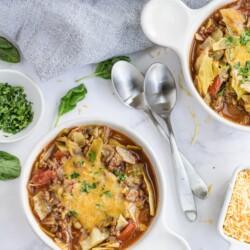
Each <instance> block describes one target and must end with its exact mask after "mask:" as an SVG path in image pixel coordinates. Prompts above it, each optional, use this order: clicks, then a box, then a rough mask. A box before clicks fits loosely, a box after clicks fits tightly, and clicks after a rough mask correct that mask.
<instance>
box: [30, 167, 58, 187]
mask: <svg viewBox="0 0 250 250" xmlns="http://www.w3.org/2000/svg"><path fill="white" fill-rule="evenodd" d="M55 178H56V172H55V171H53V170H50V169H46V170H44V169H39V170H37V171H36V173H35V175H34V176H33V177H32V180H31V181H32V183H34V184H35V185H37V186H44V185H47V184H49V183H50V182H51V181H52V180H54V179H55Z"/></svg>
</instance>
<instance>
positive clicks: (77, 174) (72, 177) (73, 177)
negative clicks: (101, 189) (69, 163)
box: [70, 172, 80, 179]
mask: <svg viewBox="0 0 250 250" xmlns="http://www.w3.org/2000/svg"><path fill="white" fill-rule="evenodd" d="M79 176H80V174H79V173H77V172H74V173H73V174H72V175H71V176H70V178H71V179H76V178H77V177H79Z"/></svg>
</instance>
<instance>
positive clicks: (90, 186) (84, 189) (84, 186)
mask: <svg viewBox="0 0 250 250" xmlns="http://www.w3.org/2000/svg"><path fill="white" fill-rule="evenodd" d="M98 184H99V182H93V183H91V184H88V183H87V182H86V181H83V183H82V188H81V191H82V192H85V193H87V194H88V193H89V189H95V188H96V187H97V185H98Z"/></svg>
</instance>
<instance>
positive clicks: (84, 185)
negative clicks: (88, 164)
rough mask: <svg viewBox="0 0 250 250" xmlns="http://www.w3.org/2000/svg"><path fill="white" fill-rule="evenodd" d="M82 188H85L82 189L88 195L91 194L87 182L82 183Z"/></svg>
mask: <svg viewBox="0 0 250 250" xmlns="http://www.w3.org/2000/svg"><path fill="white" fill-rule="evenodd" d="M82 186H83V187H82V189H81V191H82V192H85V193H87V194H88V193H89V186H88V184H87V182H86V181H84V182H83V183H82Z"/></svg>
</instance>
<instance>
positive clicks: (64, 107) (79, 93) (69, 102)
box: [54, 83, 88, 127]
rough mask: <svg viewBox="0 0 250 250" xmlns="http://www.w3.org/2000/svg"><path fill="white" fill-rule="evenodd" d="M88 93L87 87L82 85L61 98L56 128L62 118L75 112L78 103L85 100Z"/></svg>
mask: <svg viewBox="0 0 250 250" xmlns="http://www.w3.org/2000/svg"><path fill="white" fill-rule="evenodd" d="M87 92H88V91H87V89H86V87H85V85H84V84H83V83H82V84H80V85H79V86H77V87H74V88H72V89H70V90H69V91H68V92H67V93H66V95H65V96H63V97H62V98H61V101H60V105H59V107H58V116H57V119H56V123H55V126H54V127H56V126H57V124H58V121H59V119H60V118H61V116H63V115H64V114H66V113H68V112H70V111H71V110H73V109H74V108H75V107H76V105H77V103H78V102H80V101H82V100H83V99H84V98H85V96H86V94H87Z"/></svg>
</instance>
